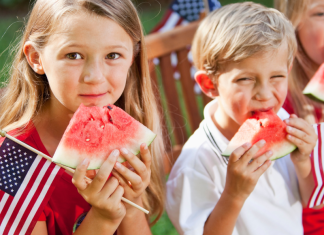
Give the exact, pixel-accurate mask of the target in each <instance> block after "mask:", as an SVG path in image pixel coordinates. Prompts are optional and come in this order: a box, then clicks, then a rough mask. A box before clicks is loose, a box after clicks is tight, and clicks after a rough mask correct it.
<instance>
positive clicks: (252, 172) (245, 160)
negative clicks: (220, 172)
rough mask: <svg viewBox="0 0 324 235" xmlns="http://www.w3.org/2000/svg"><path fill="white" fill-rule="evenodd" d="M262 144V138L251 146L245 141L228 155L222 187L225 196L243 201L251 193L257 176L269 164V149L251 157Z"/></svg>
mask: <svg viewBox="0 0 324 235" xmlns="http://www.w3.org/2000/svg"><path fill="white" fill-rule="evenodd" d="M264 144H265V141H264V140H260V141H259V142H257V143H256V144H255V145H253V146H252V147H251V144H250V143H246V144H244V145H242V146H241V147H239V148H237V149H236V150H234V151H233V153H232V154H231V155H230V157H229V160H228V166H227V175H226V185H225V189H224V193H226V195H227V196H229V197H232V198H233V199H239V200H242V201H245V200H246V199H247V197H248V196H249V195H250V194H251V192H252V191H253V189H254V187H255V185H256V183H257V181H258V179H259V177H260V176H261V175H262V174H263V173H264V172H265V171H266V170H267V169H268V167H269V166H270V164H271V161H269V160H268V159H269V158H270V157H271V156H272V152H271V151H268V152H266V153H265V154H263V155H261V156H260V157H258V158H255V159H253V158H254V156H255V155H256V153H257V152H258V151H259V150H260V149H261V148H262V147H263V146H264ZM252 159H253V160H252ZM251 160H252V161H251Z"/></svg>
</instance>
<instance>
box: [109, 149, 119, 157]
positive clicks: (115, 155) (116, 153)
mask: <svg viewBox="0 0 324 235" xmlns="http://www.w3.org/2000/svg"><path fill="white" fill-rule="evenodd" d="M111 154H112V156H113V157H117V156H119V151H118V150H117V149H115V150H114V151H113V152H112V153H111Z"/></svg>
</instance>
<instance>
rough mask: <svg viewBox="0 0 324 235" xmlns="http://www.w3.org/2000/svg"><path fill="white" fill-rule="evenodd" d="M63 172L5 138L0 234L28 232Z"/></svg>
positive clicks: (0, 161) (0, 174)
mask: <svg viewBox="0 0 324 235" xmlns="http://www.w3.org/2000/svg"><path fill="white" fill-rule="evenodd" d="M63 172H64V169H62V168H60V167H59V166H57V165H55V164H54V163H52V162H51V161H48V160H46V159H45V158H43V157H41V156H39V155H37V154H36V153H34V152H32V151H31V150H29V149H27V148H25V147H23V146H21V145H19V144H17V143H16V142H14V141H12V140H10V139H7V138H5V140H4V142H3V143H2V145H1V147H0V190H1V191H0V234H30V233H31V232H32V230H33V228H34V226H35V224H36V222H37V220H38V218H39V216H40V214H41V212H42V210H43V208H44V206H45V205H46V203H47V201H48V199H49V198H50V196H51V194H52V192H53V190H54V188H55V185H56V183H57V182H58V181H59V179H60V177H61V175H62V173H63Z"/></svg>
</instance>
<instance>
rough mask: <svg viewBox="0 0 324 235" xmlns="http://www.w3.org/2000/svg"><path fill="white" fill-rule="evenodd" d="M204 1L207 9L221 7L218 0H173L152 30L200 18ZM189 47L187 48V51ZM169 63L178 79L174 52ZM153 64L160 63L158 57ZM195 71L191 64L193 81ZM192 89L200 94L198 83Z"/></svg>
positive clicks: (172, 26)
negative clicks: (206, 3)
mask: <svg viewBox="0 0 324 235" xmlns="http://www.w3.org/2000/svg"><path fill="white" fill-rule="evenodd" d="M205 2H208V6H207V7H208V9H209V11H213V10H216V9H218V8H220V7H221V4H220V3H219V1H218V0H208V1H207V0H174V1H172V3H171V4H170V6H169V8H168V10H167V11H166V14H165V15H164V17H163V18H162V20H161V22H160V23H159V24H158V25H157V26H156V27H155V28H154V29H153V30H152V33H154V32H166V31H169V30H171V29H173V28H174V27H176V26H179V25H186V24H188V23H190V22H192V21H196V20H199V19H200V13H201V12H202V11H204V9H205ZM189 50H190V48H188V51H189ZM170 57H171V64H172V67H173V77H174V79H176V80H178V79H180V77H181V76H180V73H179V71H178V68H177V65H178V58H177V55H176V53H174V52H172V53H171V56H170ZM188 61H189V62H190V63H191V64H193V59H192V55H191V52H189V53H188ZM153 62H154V64H155V65H158V64H159V63H160V61H159V59H157V58H155V59H154V60H153ZM195 73H196V68H195V67H194V66H191V68H190V75H191V78H192V79H193V82H194V75H195ZM194 91H195V93H196V94H200V93H201V90H200V88H199V86H198V84H195V86H194Z"/></svg>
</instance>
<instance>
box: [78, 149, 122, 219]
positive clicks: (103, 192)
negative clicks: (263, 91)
mask: <svg viewBox="0 0 324 235" xmlns="http://www.w3.org/2000/svg"><path fill="white" fill-rule="evenodd" d="M118 156H119V151H118V150H114V151H113V152H112V153H111V154H110V156H109V157H108V158H107V160H106V161H105V162H104V163H103V164H102V166H101V167H100V169H99V171H98V173H97V174H96V176H95V177H94V179H93V180H92V182H91V183H90V182H88V181H87V180H86V179H85V178H84V176H85V175H86V171H87V167H88V165H89V160H88V159H85V160H84V161H83V162H82V163H81V164H79V165H78V166H77V168H76V170H75V173H74V175H73V179H72V183H73V184H74V185H75V187H76V188H77V189H78V192H79V193H80V194H81V196H82V197H83V198H84V199H85V200H86V201H87V202H88V203H89V204H90V205H92V208H91V210H92V213H93V214H94V215H95V216H96V217H97V218H98V219H101V220H105V221H107V222H108V221H110V222H111V223H112V224H117V225H118V224H120V222H121V220H122V219H123V218H124V216H125V214H126V209H125V206H124V204H123V203H122V201H121V198H122V196H123V194H124V189H123V187H121V186H120V185H119V183H118V180H117V179H116V178H115V177H110V178H109V179H108V176H109V174H110V172H111V171H112V169H113V167H114V165H115V163H116V161H117V158H118ZM107 179H108V180H107Z"/></svg>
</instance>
